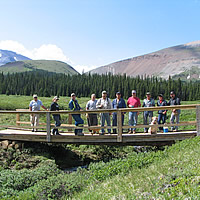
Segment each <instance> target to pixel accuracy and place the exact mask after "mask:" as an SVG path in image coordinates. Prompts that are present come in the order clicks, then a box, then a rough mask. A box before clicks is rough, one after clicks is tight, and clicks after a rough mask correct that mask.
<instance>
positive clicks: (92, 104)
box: [29, 90, 180, 136]
mask: <svg viewBox="0 0 200 200" xmlns="http://www.w3.org/2000/svg"><path fill="white" fill-rule="evenodd" d="M58 100H59V98H58V97H57V96H55V97H54V98H53V100H52V101H53V102H52V104H51V107H50V111H59V105H58ZM155 105H157V106H173V105H180V99H179V98H178V97H176V95H175V93H174V91H171V92H170V100H169V102H167V101H166V100H165V99H164V97H163V95H162V94H159V95H158V101H157V104H155V101H154V99H153V98H152V97H151V93H150V92H147V93H146V98H145V99H144V100H143V104H142V107H154V106H155ZM40 106H41V107H42V108H43V109H45V110H48V109H47V108H46V107H45V106H44V105H43V104H42V102H41V101H40V100H39V99H38V97H37V95H33V100H32V101H31V102H30V105H29V109H30V111H39V110H40ZM126 107H128V108H138V107H141V102H140V99H139V98H138V97H137V95H136V90H132V96H131V97H129V98H128V101H127V104H126V103H125V100H124V99H123V98H122V97H121V93H120V92H117V93H116V98H115V99H114V100H113V101H112V102H111V100H110V98H108V97H107V92H106V91H102V97H101V98H100V99H98V100H97V99H96V95H95V94H92V95H91V100H89V101H88V102H87V104H86V110H91V111H94V113H93V112H91V113H89V114H87V122H88V126H89V127H90V126H97V125H98V114H97V113H95V110H98V109H108V110H111V109H119V108H126ZM69 108H70V110H72V111H79V110H83V109H82V108H81V107H80V105H79V103H78V101H77V99H76V95H75V93H72V94H71V100H70V102H69ZM125 114H126V113H125V112H122V116H121V117H122V125H124V115H125ZM111 115H113V117H112V125H113V126H117V113H116V112H113V113H111V112H109V111H108V112H104V113H100V123H101V127H102V128H101V135H104V134H105V130H104V128H103V127H104V125H105V122H106V123H107V127H108V129H107V130H108V133H110V134H111V128H110V126H111V118H110V116H111ZM138 115H139V112H134V111H131V112H129V126H132V127H131V128H130V129H129V132H128V133H135V132H136V128H133V126H136V125H137V122H138ZM166 116H167V110H159V111H158V124H164V123H165V122H166ZM179 116H180V109H173V110H172V113H171V117H170V122H171V123H172V124H174V123H175V122H176V124H178V123H179ZM72 117H73V119H74V121H75V126H76V129H75V135H79V136H82V135H84V133H83V125H84V121H83V119H82V118H81V115H80V114H79V113H77V114H76V113H75V114H72ZM152 117H153V111H144V115H143V120H144V125H148V124H150V123H151V120H152ZM53 118H54V121H55V127H54V128H53V129H52V134H54V135H59V132H58V127H59V126H60V125H61V123H60V119H61V117H60V115H59V114H53ZM38 124H39V116H38V114H32V115H31V125H32V126H36V127H37V126H38ZM159 129H160V131H161V132H163V127H159ZM32 131H37V129H33V130H32ZM90 131H92V130H90ZM171 131H178V126H172V127H171ZM144 132H145V133H147V132H148V128H147V127H146V128H144ZM112 133H114V134H115V133H117V130H116V128H114V129H113V132H112Z"/></svg>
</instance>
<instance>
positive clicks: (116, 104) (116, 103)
mask: <svg viewBox="0 0 200 200" xmlns="http://www.w3.org/2000/svg"><path fill="white" fill-rule="evenodd" d="M116 97H117V98H116V99H114V100H113V102H112V106H113V109H118V108H126V103H125V101H124V99H123V98H121V93H120V92H117V93H116ZM124 114H125V113H122V126H123V125H124ZM113 126H117V113H116V112H114V113H113ZM113 133H117V131H116V129H113Z"/></svg>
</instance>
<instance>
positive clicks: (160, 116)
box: [158, 113, 166, 131]
mask: <svg viewBox="0 0 200 200" xmlns="http://www.w3.org/2000/svg"><path fill="white" fill-rule="evenodd" d="M161 121H162V124H164V123H165V121H166V114H162V113H158V124H161ZM159 130H160V131H161V130H163V127H159Z"/></svg>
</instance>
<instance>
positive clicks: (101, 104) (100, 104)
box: [96, 91, 112, 135]
mask: <svg viewBox="0 0 200 200" xmlns="http://www.w3.org/2000/svg"><path fill="white" fill-rule="evenodd" d="M96 107H97V108H98V109H112V103H111V101H110V99H109V98H108V97H107V92H106V91H102V98H100V99H99V100H98V101H97V104H96ZM110 115H111V113H101V114H100V116H101V127H103V126H104V124H105V121H106V122H107V126H111V123H110ZM104 133H105V130H104V128H102V129H101V135H104ZM108 133H111V129H110V128H108Z"/></svg>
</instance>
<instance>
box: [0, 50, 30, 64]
mask: <svg viewBox="0 0 200 200" xmlns="http://www.w3.org/2000/svg"><path fill="white" fill-rule="evenodd" d="M21 60H31V59H30V58H28V57H25V56H22V55H20V54H17V53H15V52H13V51H8V50H2V49H0V66H1V65H5V64H6V63H9V62H15V61H21Z"/></svg>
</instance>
